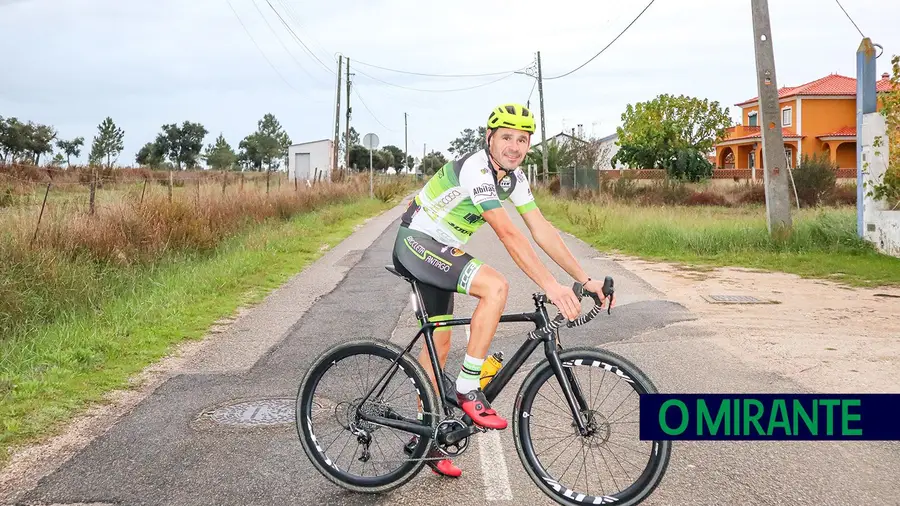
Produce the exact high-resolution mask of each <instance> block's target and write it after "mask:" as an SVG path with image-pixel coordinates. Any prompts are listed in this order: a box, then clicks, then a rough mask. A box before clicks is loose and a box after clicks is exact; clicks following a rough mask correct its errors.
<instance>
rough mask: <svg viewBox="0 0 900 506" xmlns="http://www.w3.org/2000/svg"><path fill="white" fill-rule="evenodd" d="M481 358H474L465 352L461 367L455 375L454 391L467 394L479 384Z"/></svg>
mask: <svg viewBox="0 0 900 506" xmlns="http://www.w3.org/2000/svg"><path fill="white" fill-rule="evenodd" d="M482 364H484V359H483V358H475V357H473V356H471V355H469V354H468V353H466V358H465V359H464V360H463V364H462V368H461V369H460V371H459V375H458V376H457V377H456V391H457V392H459V393H461V394H467V393H469V392H471V391H472V390H475V389H477V388H478V387H480V386H481V366H482Z"/></svg>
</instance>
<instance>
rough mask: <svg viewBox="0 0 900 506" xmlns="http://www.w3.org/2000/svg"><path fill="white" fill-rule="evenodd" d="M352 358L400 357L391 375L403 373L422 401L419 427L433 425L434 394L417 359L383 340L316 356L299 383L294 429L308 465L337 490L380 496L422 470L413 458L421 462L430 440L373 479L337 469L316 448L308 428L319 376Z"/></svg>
mask: <svg viewBox="0 0 900 506" xmlns="http://www.w3.org/2000/svg"><path fill="white" fill-rule="evenodd" d="M354 355H374V356H378V357H381V358H385V359H387V360H389V361H393V360H394V359H396V358H397V355H402V356H401V358H400V362H399V365H400V367H401V368H402V370H401V369H398V370H397V371H395V374H403V373H404V372H405V373H406V375H407V377H408V378H409V379H410V380H412V382H413V385H414V386H415V388H416V389H417V390H418V392H419V397H420V399H421V401H422V410H423V412H424V417H423V420H422V423H423V424H427V425H434V423H433V415H431V414H429V413H435V412H436V411H437V409H436V407H437V406H438V401H437V395H435V393H434V388H433V387H432V385H431V381H430V380H429V379H428V376H427V375H426V373H425V370H424V369H423V368H422V366H421V364H419V362H418V361H417V360H414V359H413V358H412V357H411V356H410V355H409V354H408V353H405V352H404V350H403V349H402V348H400V347H399V346H396V345H394V344H392V343H389V342H383V341H371V340H364V341H351V342H346V343H341V344H338V345H335V346H333V347H332V348H330V349H329V350H327V351H326V352H325V353H323V354H322V355H321V356H319V358H318V359H317V360H316V361H315V362H314V363H313V364H312V366H310V368H309V370H308V371H307V372H306V374H305V376H304V377H303V379H302V380H301V382H300V386H299V388H298V390H297V402H296V408H295V416H296V427H297V433H298V436H299V438H300V443H301V444H302V446H303V450H304V452H305V453H306V455H307V457H309V460H310V462H312V464H313V466H315V468H316V469H317V470H318V471H319V472H320V473H321V474H322V475H323V476H325V477H326V478H328V479H329V480H330V481H331V482H332V483H334V484H336V485H338V486H339V487H342V488H344V489H347V490H350V491H353V492H360V493H368V494H380V493H384V492H388V491H390V490H393V489H395V488H397V487H400V486H401V485H403V484H405V483H406V482H408V481H409V480H411V479H412V478H413V477H415V476H416V475H417V474H418V473H419V471H421V470H422V467H424V465H425V461H424V460H416V459H421V458H422V457H423V455H424V454H425V452H426V451H427V450H428V448H429V447H430V446H431V443H432V439H431V438H420V439H419V444H418V445H417V446H416V447H415V450H414V451H413V452H412V454H411V455H410V456H409V458H410V460H409V461H408V462H406V463H404V464H402V465H401V466H400V467H398V469H397V470H395V471H394V472H392V473H390V474H388V475H386V476H380V477H375V478H365V477H360V476H354V475H350V474H348V473H346V472H343V471H341V470H340V469H338V468H337V465H336V464H334V463H333V462H331V461H330V459H329V458H328V457H327V456H325V455H324V454H323V453H322V452H321V451H320V450H319V449H318V445H317V444H316V441H315V436H314V434H313V432H312V428H311V427H310V422H311V413H312V408H313V396H312V393H313V392H314V391H315V389H316V386H317V385H318V384H319V381H320V380H321V378H322V376H323V375H324V374H325V373H326V372H327V371H328V369H329V368H331V367H332V366H334V365H335V364H337V363H338V362H340V361H341V360H343V359H345V358H347V357H350V356H354ZM385 371H386V369H379V370H377V371H375V373H376V374H377V376H375V378H376V379H377V378H378V377H380V376H381V374H383V373H384V372H385ZM404 381H405V380H404Z"/></svg>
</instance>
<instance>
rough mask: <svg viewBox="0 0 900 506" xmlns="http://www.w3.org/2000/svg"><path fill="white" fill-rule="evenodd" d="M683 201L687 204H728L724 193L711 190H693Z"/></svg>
mask: <svg viewBox="0 0 900 506" xmlns="http://www.w3.org/2000/svg"><path fill="white" fill-rule="evenodd" d="M684 203H685V204H687V205H689V206H729V202H728V199H726V198H725V196H724V195H721V194H719V193H716V192H714V191H711V190H695V191H694V192H693V193H691V194H690V195H689V196H688V197H687V199H686V200H685V202H684Z"/></svg>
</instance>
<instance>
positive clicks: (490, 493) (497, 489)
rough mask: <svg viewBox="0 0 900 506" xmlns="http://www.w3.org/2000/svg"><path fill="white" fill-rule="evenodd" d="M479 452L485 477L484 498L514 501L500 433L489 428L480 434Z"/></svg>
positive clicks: (477, 437)
mask: <svg viewBox="0 0 900 506" xmlns="http://www.w3.org/2000/svg"><path fill="white" fill-rule="evenodd" d="M475 439H476V440H477V441H478V453H479V454H480V455H481V476H482V477H483V478H484V498H485V499H487V500H488V501H512V498H513V495H512V489H511V488H510V486H509V472H508V471H507V469H506V459H505V458H504V457H503V445H501V444H500V433H499V432H498V431H495V430H489V431H487V432H485V433H484V434H478V435H477V436H476V438H475Z"/></svg>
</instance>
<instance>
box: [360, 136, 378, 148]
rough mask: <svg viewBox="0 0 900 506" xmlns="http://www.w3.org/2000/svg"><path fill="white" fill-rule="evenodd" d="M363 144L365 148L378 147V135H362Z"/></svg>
mask: <svg viewBox="0 0 900 506" xmlns="http://www.w3.org/2000/svg"><path fill="white" fill-rule="evenodd" d="M363 146H365V147H366V149H375V148H377V147H378V136H377V135H375V134H366V135H365V137H363Z"/></svg>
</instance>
